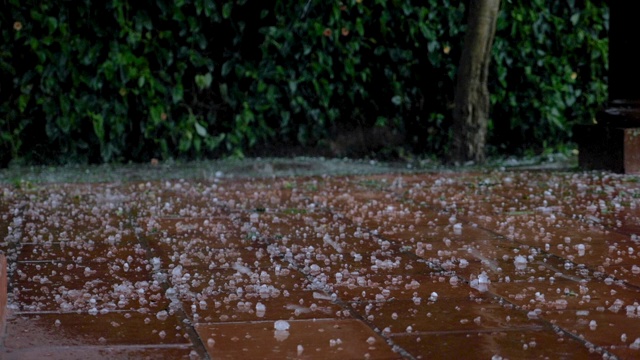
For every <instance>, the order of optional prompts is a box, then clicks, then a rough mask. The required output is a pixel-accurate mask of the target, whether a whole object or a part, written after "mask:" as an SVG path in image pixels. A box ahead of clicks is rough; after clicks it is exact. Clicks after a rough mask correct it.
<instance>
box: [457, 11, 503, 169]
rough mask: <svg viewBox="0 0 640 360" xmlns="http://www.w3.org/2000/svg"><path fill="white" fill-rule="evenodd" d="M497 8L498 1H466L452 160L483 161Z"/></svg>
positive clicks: (461, 161) (459, 161) (458, 161)
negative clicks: (488, 81) (466, 18)
mask: <svg viewBox="0 0 640 360" xmlns="http://www.w3.org/2000/svg"><path fill="white" fill-rule="evenodd" d="M499 10H500V0H469V18H468V29H467V33H466V35H465V38H464V48H463V49H462V56H461V57H460V66H459V67H458V78H457V84H456V94H455V104H454V109H453V149H452V153H451V160H452V161H453V162H457V163H463V162H467V161H474V162H476V163H482V162H484V160H485V142H486V136H487V123H488V119H489V107H490V103H489V89H488V87H487V78H488V75H489V63H490V61H491V47H492V45H493V38H494V35H495V31H496V20H497V18H498V11H499Z"/></svg>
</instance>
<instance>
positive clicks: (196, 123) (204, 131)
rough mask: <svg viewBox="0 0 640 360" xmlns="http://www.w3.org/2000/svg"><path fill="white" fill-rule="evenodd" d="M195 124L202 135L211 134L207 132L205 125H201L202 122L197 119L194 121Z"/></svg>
mask: <svg viewBox="0 0 640 360" xmlns="http://www.w3.org/2000/svg"><path fill="white" fill-rule="evenodd" d="M193 125H194V126H195V127H196V132H197V133H198V135H200V136H201V137H207V136H208V135H209V134H207V129H205V127H204V126H202V125H200V123H199V122H198V121H195V122H194V123H193Z"/></svg>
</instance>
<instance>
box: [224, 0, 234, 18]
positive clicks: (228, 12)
mask: <svg viewBox="0 0 640 360" xmlns="http://www.w3.org/2000/svg"><path fill="white" fill-rule="evenodd" d="M232 6H233V3H232V2H230V1H228V2H227V3H226V4H224V5H222V17H223V18H225V19H228V18H229V17H230V16H231V7H232Z"/></svg>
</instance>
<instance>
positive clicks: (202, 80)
mask: <svg viewBox="0 0 640 360" xmlns="http://www.w3.org/2000/svg"><path fill="white" fill-rule="evenodd" d="M195 80H196V86H198V88H199V89H200V90H204V89H208V88H209V87H210V86H211V82H212V81H213V76H211V73H210V72H209V73H206V74H204V75H200V74H198V75H196V79H195Z"/></svg>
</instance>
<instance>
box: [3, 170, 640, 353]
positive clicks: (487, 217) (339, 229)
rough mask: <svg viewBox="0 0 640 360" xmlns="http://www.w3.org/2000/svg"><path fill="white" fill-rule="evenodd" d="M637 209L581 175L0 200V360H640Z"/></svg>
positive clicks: (81, 189)
mask: <svg viewBox="0 0 640 360" xmlns="http://www.w3.org/2000/svg"><path fill="white" fill-rule="evenodd" d="M639 202H640V183H638V178H637V177H632V176H622V175H612V174H608V173H577V172H527V171H521V172H508V171H493V172H482V173H481V172H478V173H469V172H465V173H456V172H444V173H427V174H382V175H368V176H355V175H354V176H315V177H313V176H307V177H267V178H261V179H256V178H254V179H247V178H244V179H243V178H224V177H219V178H215V177H214V178H208V179H202V180H198V179H189V180H167V181H153V182H144V181H137V182H107V183H74V184H69V183H49V184H44V183H43V184H30V185H29V186H22V187H17V186H15V185H0V254H3V255H4V256H6V263H7V265H6V268H4V266H3V261H4V259H3V257H2V256H0V267H1V268H0V271H1V273H0V287H2V290H3V292H2V294H1V295H0V307H1V308H2V309H3V311H2V313H1V314H0V315H1V316H0V317H1V318H2V320H1V321H2V328H1V332H0V333H1V335H2V342H1V344H0V351H1V352H0V358H4V359H40V358H53V359H76V358H77V359H88V358H92V359H100V358H104V359H120V358H122V359H130V358H136V359H137V358H148V359H158V358H167V359H180V358H185V359H187V358H188V359H206V358H211V359H218V358H229V359H238V358H247V359H285V358H291V359H297V358H300V359H328V358H340V359H396V358H406V359H452V358H459V359H592V358H593V359H615V358H620V359H633V358H640V260H639V259H638V253H639V252H640V237H639V236H640V204H639ZM5 277H6V279H5ZM5 288H6V293H5V292H4V290H5ZM4 302H6V303H7V304H6V306H5V305H4ZM283 321H284V322H283Z"/></svg>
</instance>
